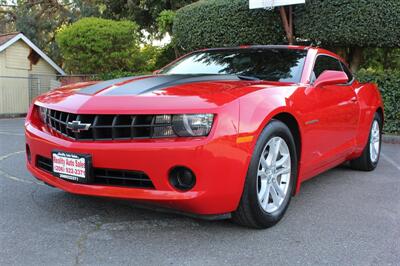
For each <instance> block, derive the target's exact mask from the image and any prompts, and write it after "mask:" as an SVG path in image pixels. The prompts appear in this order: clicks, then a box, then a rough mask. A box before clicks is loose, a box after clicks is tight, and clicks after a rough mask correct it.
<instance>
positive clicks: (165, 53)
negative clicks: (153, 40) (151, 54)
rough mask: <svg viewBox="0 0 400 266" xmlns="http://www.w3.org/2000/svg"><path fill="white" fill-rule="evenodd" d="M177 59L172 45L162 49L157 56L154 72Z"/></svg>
mask: <svg viewBox="0 0 400 266" xmlns="http://www.w3.org/2000/svg"><path fill="white" fill-rule="evenodd" d="M175 59H176V56H175V49H174V45H173V44H172V43H170V44H167V45H165V46H164V47H162V48H160V53H159V54H158V56H157V59H156V63H155V66H154V70H158V69H160V68H162V67H164V66H166V65H168V64H169V63H171V62H172V61H174V60H175Z"/></svg>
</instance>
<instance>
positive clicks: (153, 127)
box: [46, 109, 172, 141]
mask: <svg viewBox="0 0 400 266" xmlns="http://www.w3.org/2000/svg"><path fill="white" fill-rule="evenodd" d="M72 121H79V122H80V123H81V124H90V127H89V128H88V129H87V130H83V131H80V132H74V131H72V130H71V129H70V128H68V127H67V125H68V123H70V122H71V123H72ZM46 124H47V125H48V126H49V127H50V128H51V129H52V130H53V131H56V132H58V133H60V134H62V135H63V136H66V137H68V138H71V139H74V140H84V141H90V140H92V141H96V140H129V139H145V138H152V136H153V135H157V134H154V133H157V132H161V131H163V130H171V131H172V126H171V123H164V122H161V123H157V119H156V116H155V115H87V114H79V115H78V114H72V113H66V112H61V111H56V110H50V109H48V110H47V116H46Z"/></svg>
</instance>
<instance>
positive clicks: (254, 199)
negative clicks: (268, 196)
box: [246, 120, 297, 227]
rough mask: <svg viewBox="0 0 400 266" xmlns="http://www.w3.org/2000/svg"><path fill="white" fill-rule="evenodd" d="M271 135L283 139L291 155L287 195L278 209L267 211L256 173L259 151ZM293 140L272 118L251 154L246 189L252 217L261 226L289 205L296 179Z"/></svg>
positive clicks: (278, 122)
mask: <svg viewBox="0 0 400 266" xmlns="http://www.w3.org/2000/svg"><path fill="white" fill-rule="evenodd" d="M273 137H281V138H282V139H283V140H285V142H286V144H287V145H288V147H289V152H290V157H291V176H290V180H289V189H288V193H287V196H286V198H285V200H284V202H283V203H282V205H281V206H280V207H279V209H278V210H276V211H274V212H272V213H267V212H265V211H264V209H263V208H262V207H261V205H260V202H259V200H258V195H257V173H258V167H259V160H260V156H261V153H262V152H263V149H264V147H265V145H266V144H267V142H268V141H269V140H270V139H271V138H273ZM295 147H296V146H295V142H294V139H293V136H292V134H291V132H290V130H289V128H288V127H287V126H286V125H285V124H284V123H282V122H280V121H277V120H272V121H271V122H270V123H269V124H268V125H267V126H266V127H265V128H264V130H263V131H262V133H261V134H260V136H259V138H258V140H257V143H256V146H255V149H254V151H253V156H252V159H251V162H250V165H249V170H248V173H247V179H246V189H248V195H249V203H250V205H251V210H252V213H253V217H254V219H255V220H256V221H257V223H258V224H260V225H261V226H262V227H268V226H271V225H273V224H275V223H277V222H278V221H279V220H280V219H281V218H282V217H283V215H284V213H285V212H286V210H287V207H288V206H289V203H290V199H291V196H292V194H293V192H294V188H295V186H296V184H295V183H296V180H297V154H296V148H295Z"/></svg>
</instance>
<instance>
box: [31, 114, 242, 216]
mask: <svg viewBox="0 0 400 266" xmlns="http://www.w3.org/2000/svg"><path fill="white" fill-rule="evenodd" d="M25 129H26V130H25V134H26V143H27V145H28V146H29V148H30V152H31V158H32V159H31V162H30V163H29V162H28V163H27V168H28V170H29V171H30V172H31V173H32V174H33V175H34V176H35V177H36V178H38V179H40V180H42V181H43V182H46V183H48V184H50V185H52V186H55V187H57V188H60V189H62V190H65V191H67V192H70V193H74V194H82V195H91V196H101V197H112V198H122V199H132V200H138V201H145V202H151V203H155V204H159V205H161V206H163V207H167V208H173V209H177V210H181V211H184V212H189V213H193V214H199V215H215V214H222V213H229V212H232V211H234V210H235V209H236V208H237V206H238V203H239V200H240V197H241V194H242V190H243V184H244V179H245V176H246V172H247V166H248V165H247V162H248V160H249V155H248V152H246V151H245V150H243V149H241V148H240V147H238V146H237V144H236V137H237V136H236V135H234V134H231V135H225V136H217V135H216V134H214V135H213V136H211V135H210V136H209V137H208V138H203V139H193V140H176V139H169V140H168V139H164V140H147V141H146V140H143V141H135V142H101V143H99V142H74V141H70V140H67V139H63V138H59V137H56V136H53V135H52V134H50V133H47V132H45V131H43V130H40V129H38V128H37V127H35V126H34V125H32V124H31V123H30V122H29V121H28V122H27V123H26V125H25ZM53 150H61V151H66V152H72V153H85V154H91V155H92V162H93V167H96V168H111V169H123V170H136V171H143V172H144V173H146V174H147V175H148V176H149V177H150V179H151V181H152V182H153V184H154V187H155V189H142V188H130V187H118V186H109V185H91V184H78V183H72V182H69V181H65V180H63V179H60V178H57V177H55V176H53V175H52V174H51V173H48V172H45V171H43V170H41V169H39V168H37V167H36V157H37V155H40V156H44V157H47V158H51V152H52V151H53ZM174 166H185V167H188V168H190V169H191V170H192V171H193V172H194V173H195V175H196V185H195V187H194V188H193V189H192V190H190V191H187V192H181V191H177V190H175V189H174V188H173V187H172V186H171V185H170V183H169V181H168V172H169V170H170V169H171V168H172V167H174Z"/></svg>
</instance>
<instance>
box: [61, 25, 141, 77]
mask: <svg viewBox="0 0 400 266" xmlns="http://www.w3.org/2000/svg"><path fill="white" fill-rule="evenodd" d="M138 40H139V36H138V26H137V25H136V24H135V23H134V22H130V21H112V20H106V19H100V18H84V19H81V20H79V21H77V22H75V23H74V24H72V25H70V26H67V27H65V28H63V29H61V30H60V31H59V33H58V34H57V36H56V41H57V44H58V45H59V47H60V49H61V53H62V55H63V57H64V60H65V61H64V62H65V68H66V69H67V70H68V71H71V72H76V73H81V74H95V73H104V72H111V71H114V70H118V71H132V70H134V69H135V68H137V67H138V66H137V62H136V58H135V56H136V54H137V53H138V51H139V47H138Z"/></svg>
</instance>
